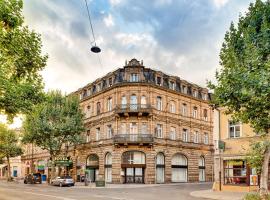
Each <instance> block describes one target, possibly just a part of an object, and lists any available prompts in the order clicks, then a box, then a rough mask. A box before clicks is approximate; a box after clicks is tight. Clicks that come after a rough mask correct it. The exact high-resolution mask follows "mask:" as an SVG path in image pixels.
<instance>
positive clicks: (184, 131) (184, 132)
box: [182, 129, 188, 142]
mask: <svg viewBox="0 0 270 200" xmlns="http://www.w3.org/2000/svg"><path fill="white" fill-rule="evenodd" d="M182 139H183V142H188V130H187V129H183V136H182Z"/></svg>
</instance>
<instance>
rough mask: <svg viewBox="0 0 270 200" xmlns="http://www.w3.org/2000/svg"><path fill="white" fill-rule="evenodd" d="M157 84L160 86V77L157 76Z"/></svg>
mask: <svg viewBox="0 0 270 200" xmlns="http://www.w3.org/2000/svg"><path fill="white" fill-rule="evenodd" d="M157 85H159V86H162V83H161V77H157Z"/></svg>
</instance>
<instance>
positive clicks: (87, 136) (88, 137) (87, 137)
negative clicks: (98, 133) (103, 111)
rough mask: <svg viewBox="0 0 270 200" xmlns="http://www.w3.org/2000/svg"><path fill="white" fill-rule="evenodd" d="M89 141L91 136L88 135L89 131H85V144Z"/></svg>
mask: <svg viewBox="0 0 270 200" xmlns="http://www.w3.org/2000/svg"><path fill="white" fill-rule="evenodd" d="M90 141H91V134H90V130H87V131H86V142H90Z"/></svg>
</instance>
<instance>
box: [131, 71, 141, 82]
mask: <svg viewBox="0 0 270 200" xmlns="http://www.w3.org/2000/svg"><path fill="white" fill-rule="evenodd" d="M130 82H139V74H137V73H131V74H130Z"/></svg>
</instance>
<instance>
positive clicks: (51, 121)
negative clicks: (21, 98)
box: [23, 91, 84, 178]
mask: <svg viewBox="0 0 270 200" xmlns="http://www.w3.org/2000/svg"><path fill="white" fill-rule="evenodd" d="M45 98H46V100H45V101H44V102H42V103H40V104H38V105H36V106H34V108H33V111H32V112H31V113H29V114H27V115H26V119H25V121H24V123H23V127H24V130H25V131H24V132H25V133H24V138H23V141H24V142H33V143H34V144H35V145H37V146H39V147H41V148H42V149H44V150H47V151H48V152H49V154H50V157H51V161H52V174H51V177H52V178H54V176H55V174H54V172H55V167H54V161H55V158H56V157H57V156H58V155H59V154H61V152H64V148H65V145H66V144H67V143H68V144H77V143H79V142H80V141H81V136H80V135H81V133H82V131H84V126H83V116H84V115H83V114H82V112H81V109H80V106H79V99H78V98H77V96H68V97H65V96H63V95H62V94H61V92H60V91H51V92H49V93H48V94H47V95H46V97H45Z"/></svg>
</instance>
